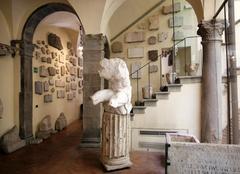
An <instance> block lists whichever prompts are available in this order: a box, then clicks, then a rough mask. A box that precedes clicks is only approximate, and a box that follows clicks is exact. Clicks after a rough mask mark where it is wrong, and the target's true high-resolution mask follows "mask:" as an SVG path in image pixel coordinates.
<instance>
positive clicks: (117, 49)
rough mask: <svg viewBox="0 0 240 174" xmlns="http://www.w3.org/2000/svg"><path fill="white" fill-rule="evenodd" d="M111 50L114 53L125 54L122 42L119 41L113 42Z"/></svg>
mask: <svg viewBox="0 0 240 174" xmlns="http://www.w3.org/2000/svg"><path fill="white" fill-rule="evenodd" d="M111 50H112V52H113V53H121V52H123V45H122V42H119V41H116V42H113V43H112V45H111Z"/></svg>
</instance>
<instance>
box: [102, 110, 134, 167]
mask: <svg viewBox="0 0 240 174" xmlns="http://www.w3.org/2000/svg"><path fill="white" fill-rule="evenodd" d="M105 109H106V108H105ZM102 120H103V121H102V146H101V162H102V164H103V165H104V166H105V168H106V170H107V171H110V170H117V169H122V168H126V167H130V166H131V165H132V163H131V161H130V158H129V141H130V127H129V126H130V125H129V122H130V115H129V114H126V115H121V114H116V113H110V112H106V111H105V112H104V114H103V119H102Z"/></svg>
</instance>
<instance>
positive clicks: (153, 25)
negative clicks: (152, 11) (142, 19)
mask: <svg viewBox="0 0 240 174" xmlns="http://www.w3.org/2000/svg"><path fill="white" fill-rule="evenodd" d="M148 20H149V30H158V28H159V15H153V16H150V17H149V19H148Z"/></svg>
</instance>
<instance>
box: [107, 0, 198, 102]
mask: <svg viewBox="0 0 240 174" xmlns="http://www.w3.org/2000/svg"><path fill="white" fill-rule="evenodd" d="M181 2H182V10H181V12H179V13H176V16H183V18H184V21H183V26H182V27H178V28H176V31H182V32H183V33H184V36H185V37H186V36H195V35H196V31H197V18H196V16H195V14H194V11H193V9H183V6H184V4H185V3H187V2H186V1H181ZM163 5H165V6H166V5H171V2H170V1H165V2H164V3H163V4H162V5H161V6H160V7H159V8H157V9H155V10H154V11H152V12H151V13H150V14H148V15H147V16H146V17H144V18H143V19H142V20H140V21H139V22H138V23H136V24H135V25H134V26H133V27H131V28H129V29H128V30H127V31H126V32H124V33H123V34H122V35H120V36H119V37H118V38H116V39H115V40H114V41H113V42H115V41H120V42H122V43H123V52H122V53H112V52H111V57H120V58H123V59H124V61H126V63H127V65H128V69H129V72H130V73H131V65H132V63H135V62H140V63H141V65H142V66H143V65H144V64H146V63H148V62H149V61H150V60H149V59H148V51H149V50H158V55H160V54H161V52H162V48H170V47H172V45H173V41H172V33H173V32H172V28H169V27H168V19H170V18H171V17H172V16H171V15H170V14H169V15H163V14H162V13H161V10H162V7H163ZM129 10H130V9H129ZM156 14H158V15H159V29H158V30H152V31H149V30H148V18H149V17H150V16H152V15H156ZM125 18H127V16H124V15H123V16H121V20H124V19H125ZM121 20H120V19H118V20H117V21H121ZM117 21H115V20H113V21H112V26H114V24H115V23H117ZM142 23H146V24H147V28H146V29H145V30H142V29H139V28H138V26H139V25H140V24H142ZM135 31H144V32H145V41H144V42H137V43H125V40H124V38H125V34H126V33H129V32H135ZM160 32H167V33H168V38H167V40H165V41H163V42H158V41H157V42H156V44H155V45H149V44H148V41H147V39H148V38H149V37H150V36H155V37H158V34H159V33H160ZM113 42H112V43H113ZM176 42H177V41H176ZM186 45H187V46H191V49H192V50H191V52H192V62H193V63H200V64H201V55H200V52H201V45H200V41H199V40H198V41H197V40H196V39H188V40H187V42H186ZM134 47H143V48H144V57H143V58H128V55H127V54H128V53H127V51H128V48H134ZM178 47H184V44H183V43H181V44H178ZM165 59H166V58H165ZM151 65H157V66H158V72H156V73H151V74H150V83H151V85H152V86H153V89H154V91H159V88H160V69H161V68H160V60H159V59H158V61H155V62H152V63H151ZM162 66H166V65H162ZM164 69H166V67H164ZM170 69H171V67H170ZM200 69H201V67H200V68H199V70H200ZM165 73H166V72H165ZM141 74H142V77H141V79H139V91H140V98H141V97H142V92H141V90H142V87H144V86H147V85H148V67H147V66H146V67H145V68H143V69H142V70H141ZM200 74H201V73H200ZM131 84H132V87H133V95H132V103H134V102H135V101H136V99H137V80H136V79H132V78H131Z"/></svg>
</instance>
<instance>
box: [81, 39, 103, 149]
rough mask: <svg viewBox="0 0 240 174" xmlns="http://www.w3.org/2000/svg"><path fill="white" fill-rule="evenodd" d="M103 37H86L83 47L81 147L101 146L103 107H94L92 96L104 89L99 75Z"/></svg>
mask: <svg viewBox="0 0 240 174" xmlns="http://www.w3.org/2000/svg"><path fill="white" fill-rule="evenodd" d="M103 39H104V38H103V35H102V34H97V35H86V36H84V46H83V85H84V88H83V137H82V139H81V144H80V146H81V147H99V146H100V118H101V105H100V104H98V105H97V106H94V105H93V104H92V100H91V99H90V96H92V95H93V94H94V93H95V92H96V91H98V90H100V89H101V87H102V82H101V78H100V77H99V74H98V70H99V68H98V66H99V62H100V60H101V58H104V51H103V50H104V43H103Z"/></svg>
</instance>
